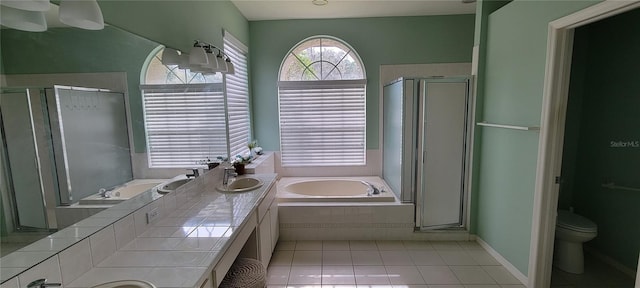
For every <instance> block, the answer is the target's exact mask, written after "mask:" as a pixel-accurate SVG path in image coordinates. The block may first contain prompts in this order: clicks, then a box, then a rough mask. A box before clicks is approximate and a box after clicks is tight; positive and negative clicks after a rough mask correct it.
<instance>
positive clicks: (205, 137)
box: [140, 83, 227, 168]
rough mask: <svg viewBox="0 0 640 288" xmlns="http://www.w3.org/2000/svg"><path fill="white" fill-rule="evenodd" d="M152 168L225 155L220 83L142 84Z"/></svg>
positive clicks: (180, 164)
mask: <svg viewBox="0 0 640 288" xmlns="http://www.w3.org/2000/svg"><path fill="white" fill-rule="evenodd" d="M140 87H141V89H142V94H143V99H144V114H145V128H146V132H147V154H148V157H149V167H151V168H180V167H192V166H194V165H195V164H196V161H198V160H204V159H206V158H207V157H209V158H210V159H213V158H215V157H217V156H220V155H227V140H226V126H225V124H226V123H225V117H224V115H225V114H224V94H223V93H222V83H214V84H188V85H141V86H140Z"/></svg>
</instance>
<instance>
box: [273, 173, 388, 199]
mask: <svg viewBox="0 0 640 288" xmlns="http://www.w3.org/2000/svg"><path fill="white" fill-rule="evenodd" d="M371 185H373V186H375V187H376V188H377V189H378V190H379V191H381V193H380V194H375V195H374V194H371V192H373V191H372V190H371ZM277 195H278V201H279V202H395V201H396V198H395V196H394V194H393V192H391V189H390V188H389V186H387V184H386V183H385V182H384V180H382V179H381V178H379V177H283V178H281V179H280V180H279V181H278V192H277Z"/></svg>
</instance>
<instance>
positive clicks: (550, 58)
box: [527, 0, 640, 287]
mask: <svg viewBox="0 0 640 288" xmlns="http://www.w3.org/2000/svg"><path fill="white" fill-rule="evenodd" d="M638 7H640V1H638V0H634V1H615V0H607V1H603V2H600V3H598V4H595V5H593V6H590V7H587V8H585V9H583V10H580V11H577V12H575V13H573V14H570V15H568V16H565V17H562V18H560V19H557V20H555V21H552V22H550V23H549V28H548V36H547V58H546V59H547V60H546V66H545V79H544V90H543V98H542V115H541V127H540V139H539V146H538V147H540V148H539V152H538V161H537V163H538V165H537V168H536V182H535V183H536V184H535V194H534V204H533V223H532V228H531V230H532V231H531V246H530V250H529V271H528V284H527V287H549V286H550V284H551V268H552V261H553V244H554V236H555V224H556V213H557V212H556V211H557V207H558V190H559V185H557V184H556V177H557V176H559V175H560V170H561V165H562V148H563V145H564V125H565V119H566V112H567V111H566V110H567V99H568V98H569V94H568V92H569V80H570V72H571V56H572V50H573V34H574V30H575V28H577V27H580V26H584V25H587V24H590V23H593V22H596V21H599V20H602V19H605V18H608V17H612V16H614V15H617V14H620V13H623V12H626V11H629V10H632V9H635V8H638ZM639 272H640V269H638V270H637V271H636V273H638V274H637V276H636V279H640V273H639Z"/></svg>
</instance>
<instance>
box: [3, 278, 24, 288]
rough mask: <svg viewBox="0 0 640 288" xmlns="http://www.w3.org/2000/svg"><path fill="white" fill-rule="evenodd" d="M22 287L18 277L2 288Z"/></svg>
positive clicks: (4, 284)
mask: <svg viewBox="0 0 640 288" xmlns="http://www.w3.org/2000/svg"><path fill="white" fill-rule="evenodd" d="M19 287H20V283H18V277H16V278H13V279H11V280H9V281H7V282H5V283H2V285H0V288H19Z"/></svg>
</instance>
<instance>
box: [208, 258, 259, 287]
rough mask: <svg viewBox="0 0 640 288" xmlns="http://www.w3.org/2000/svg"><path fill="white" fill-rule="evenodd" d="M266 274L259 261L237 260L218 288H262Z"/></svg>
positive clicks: (249, 259)
mask: <svg viewBox="0 0 640 288" xmlns="http://www.w3.org/2000/svg"><path fill="white" fill-rule="evenodd" d="M266 274H267V272H266V271H265V269H264V266H262V263H260V261H258V260H255V259H251V258H239V259H236V261H235V262H233V265H231V268H229V272H227V275H225V276H224V279H222V283H220V286H219V287H221V288H264V287H266V285H267V280H266V278H267V277H266V276H267V275H266Z"/></svg>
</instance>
